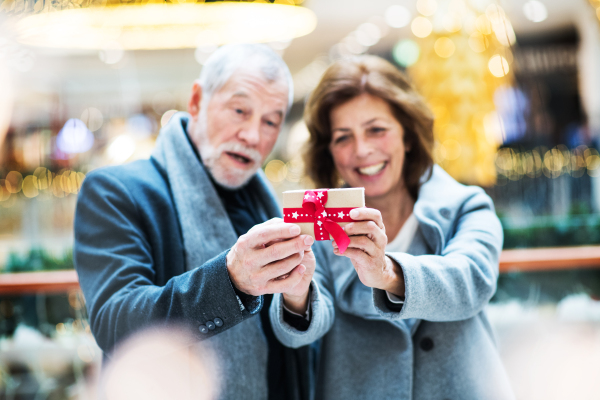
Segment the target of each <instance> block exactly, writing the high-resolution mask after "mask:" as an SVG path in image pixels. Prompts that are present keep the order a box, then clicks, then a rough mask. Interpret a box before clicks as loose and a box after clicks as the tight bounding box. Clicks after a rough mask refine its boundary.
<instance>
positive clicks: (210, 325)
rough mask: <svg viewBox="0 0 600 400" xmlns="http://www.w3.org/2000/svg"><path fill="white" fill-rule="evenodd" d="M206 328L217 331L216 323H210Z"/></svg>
mask: <svg viewBox="0 0 600 400" xmlns="http://www.w3.org/2000/svg"><path fill="white" fill-rule="evenodd" d="M206 327H207V328H208V329H210V330H211V331H212V330H213V329H215V323H214V322H212V321H208V322H207V323H206Z"/></svg>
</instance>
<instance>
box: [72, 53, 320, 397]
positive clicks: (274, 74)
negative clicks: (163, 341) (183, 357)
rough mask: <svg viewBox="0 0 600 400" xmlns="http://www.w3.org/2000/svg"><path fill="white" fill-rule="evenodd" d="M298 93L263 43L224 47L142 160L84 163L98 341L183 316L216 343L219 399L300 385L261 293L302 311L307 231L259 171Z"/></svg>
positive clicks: (85, 254) (109, 344)
mask: <svg viewBox="0 0 600 400" xmlns="http://www.w3.org/2000/svg"><path fill="white" fill-rule="evenodd" d="M292 98H293V94H292V81H291V76H290V73H289V70H288V69H287V66H286V65H285V63H284V62H283V61H282V60H281V58H280V57H279V56H277V55H276V54H275V53H274V52H273V51H272V50H270V49H269V48H268V47H266V46H264V45H230V46H224V47H221V48H220V49H219V50H217V51H216V52H215V53H214V54H213V55H212V56H211V58H210V59H209V60H208V62H207V63H206V64H205V66H204V68H203V69H202V73H201V75H200V79H199V80H198V81H196V82H195V83H194V85H193V88H192V94H191V97H190V100H189V104H188V111H189V114H186V113H179V114H176V115H175V116H174V117H173V118H172V119H171V121H170V122H169V124H168V125H167V126H166V127H164V128H163V130H162V131H161V133H160V135H159V137H158V140H157V144H156V148H155V150H154V153H153V154H152V157H151V158H150V159H149V160H140V161H136V162H133V163H130V164H127V165H123V166H116V167H109V168H103V169H99V170H96V171H94V172H92V173H90V174H89V175H88V177H87V178H86V180H85V182H84V184H83V186H82V189H81V193H80V197H79V200H78V204H77V211H76V217H75V247H74V258H75V265H76V268H77V272H78V274H79V280H80V283H81V287H82V290H83V292H84V295H85V298H86V300H87V308H88V312H89V317H90V324H91V327H92V331H93V333H94V336H95V338H96V341H97V342H98V344H99V345H100V347H101V348H102V349H103V350H104V351H105V352H110V351H111V350H112V349H113V347H114V346H115V345H116V344H117V343H118V342H119V341H120V340H121V339H123V338H124V337H126V336H128V335H130V334H131V333H133V332H134V331H136V330H138V329H140V328H143V327H145V326H150V325H152V324H156V323H174V324H185V325H188V326H190V327H192V328H193V329H194V331H195V332H196V338H197V339H198V340H199V341H200V340H202V339H207V340H206V341H204V342H203V345H204V344H206V345H207V346H208V347H210V348H211V349H212V350H213V352H214V354H216V356H217V359H218V361H219V362H218V368H219V370H218V371H219V373H220V375H221V385H220V386H221V388H220V390H221V394H220V397H221V398H236V399H237V398H247V399H263V398H267V396H268V397H270V398H284V397H285V398H297V396H298V390H299V389H298V387H294V386H293V385H290V384H289V381H286V379H285V376H284V375H285V371H288V372H289V371H296V368H297V366H298V365H297V364H295V362H296V361H297V360H298V359H297V358H295V359H294V360H292V361H291V362H292V364H293V365H284V364H283V363H285V362H290V361H289V360H288V359H289V357H288V358H286V357H285V355H286V354H288V355H289V352H291V351H292V350H289V349H284V348H283V347H281V345H279V344H278V343H277V342H276V341H275V339H274V335H273V332H272V328H271V326H270V324H269V322H268V321H269V318H268V310H267V309H268V304H266V303H269V302H270V301H271V298H272V295H268V296H263V295H267V294H271V293H284V295H285V297H286V305H287V306H288V307H289V308H290V311H293V312H294V311H295V312H296V313H298V314H300V315H304V313H305V311H306V309H307V304H308V299H307V298H306V295H305V294H304V293H305V292H306V288H307V287H308V286H309V285H310V284H311V279H312V276H313V272H314V270H315V258H314V255H313V253H312V251H311V245H312V244H313V239H312V238H311V237H310V236H306V235H300V229H299V228H298V227H297V226H296V225H293V224H286V223H284V222H283V221H282V220H281V219H278V218H274V217H278V216H279V215H280V211H279V207H278V205H277V202H276V200H275V198H274V196H273V194H272V192H271V191H270V189H269V187H268V184H267V182H266V179H265V178H264V175H263V174H262V171H260V166H261V165H262V163H263V162H264V160H265V158H266V157H267V155H268V154H269V153H270V152H271V150H272V148H273V145H274V144H275V141H276V139H277V136H278V134H279V131H280V129H281V126H282V125H283V122H284V118H285V115H286V112H287V110H288V109H289V107H290V105H291V101H292ZM257 171H258V172H257ZM273 218H274V219H273ZM265 221H266V222H265ZM314 291H316V290H314ZM314 291H313V292H314ZM263 304H264V306H263ZM263 308H264V310H263V311H262V312H261V309H263ZM255 315H256V316H255ZM253 316H255V317H253ZM259 316H260V317H259ZM289 316H291V318H292V319H293V318H297V319H298V318H300V319H303V318H302V316H300V317H297V316H296V317H293V316H292V314H290V315H289ZM305 321H308V316H307V319H306V320H305ZM311 324H312V322H311ZM286 352H288V353H286ZM294 357H297V355H294ZM286 360H287V361H286ZM267 377H268V379H267ZM299 383H300V384H301V385H302V384H304V383H303V382H299ZM296 384H298V382H296ZM303 395H306V391H305V388H304V389H303Z"/></svg>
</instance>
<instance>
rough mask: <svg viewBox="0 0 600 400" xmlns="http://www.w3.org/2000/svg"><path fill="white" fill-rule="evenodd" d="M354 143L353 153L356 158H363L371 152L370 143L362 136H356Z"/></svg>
mask: <svg viewBox="0 0 600 400" xmlns="http://www.w3.org/2000/svg"><path fill="white" fill-rule="evenodd" d="M354 143H355V149H354V154H355V155H356V157H357V158H365V157H367V156H368V155H369V154H371V153H372V152H373V146H372V145H371V143H370V142H369V141H368V140H366V139H365V138H362V137H357V138H356V141H355V142H354Z"/></svg>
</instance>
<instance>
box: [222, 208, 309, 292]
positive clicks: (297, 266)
mask: <svg viewBox="0 0 600 400" xmlns="http://www.w3.org/2000/svg"><path fill="white" fill-rule="evenodd" d="M313 242H314V239H313V238H312V237H310V236H308V235H300V228H299V227H298V225H295V224H289V223H285V222H283V220H282V219H281V218H273V219H271V220H269V221H267V222H264V223H262V224H259V225H256V226H254V227H252V229H250V230H249V231H248V233H246V234H245V235H242V236H240V237H239V239H238V241H237V242H236V243H235V244H234V245H233V247H232V248H231V250H230V251H229V253H228V254H227V270H228V272H229V277H230V278H231V281H232V283H233V284H234V285H235V287H236V288H238V290H241V291H242V292H244V293H248V294H250V295H252V296H260V295H263V294H267V293H284V292H288V291H291V292H293V293H295V292H294V288H295V287H296V286H297V285H298V284H299V283H300V282H302V281H303V277H304V275H305V273H306V271H307V269H308V268H309V267H311V264H310V262H309V263H308V264H309V266H308V267H307V266H306V265H304V263H303V262H302V261H303V259H304V256H305V252H306V251H307V250H308V251H309V253H310V254H311V255H312V251H310V246H311V245H312V244H313ZM312 259H313V264H312V271H314V257H312ZM310 279H312V272H310ZM310 279H309V282H310Z"/></svg>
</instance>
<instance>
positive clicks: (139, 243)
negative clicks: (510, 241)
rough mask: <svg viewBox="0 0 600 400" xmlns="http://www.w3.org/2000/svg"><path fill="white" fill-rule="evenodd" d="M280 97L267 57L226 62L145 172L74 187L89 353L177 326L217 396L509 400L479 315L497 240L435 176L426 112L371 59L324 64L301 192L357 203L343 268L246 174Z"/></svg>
mask: <svg viewBox="0 0 600 400" xmlns="http://www.w3.org/2000/svg"><path fill="white" fill-rule="evenodd" d="M292 100H293V88H292V79H291V75H290V72H289V70H288V68H287V66H286V65H285V63H284V62H283V61H282V60H281V58H280V57H279V56H278V55H276V54H275V53H274V52H272V51H271V50H270V49H269V48H268V47H266V46H264V45H228V46H224V47H221V48H220V49H219V50H217V51H216V52H215V53H214V54H213V55H212V56H211V58H210V59H209V60H208V61H207V63H206V64H205V65H204V67H203V68H202V71H201V74H200V78H199V79H198V80H197V81H195V82H194V84H193V86H192V91H191V96H190V98H189V103H188V113H178V114H176V115H175V116H174V117H173V118H171V120H170V122H169V123H168V125H166V126H165V127H164V128H163V129H162V130H161V133H160V135H159V136H158V140H157V143H156V148H155V150H154V152H153V154H152V156H151V157H150V159H148V160H140V161H135V162H132V163H129V164H126V165H122V166H116V167H108V168H102V169H98V170H96V171H94V172H92V173H90V174H89V175H88V177H87V178H86V180H85V181H84V183H83V186H82V189H81V193H80V197H79V200H78V204H77V211H76V217H75V248H74V257H75V265H76V268H77V272H78V274H79V280H80V284H81V288H82V290H83V292H84V295H85V298H86V300H87V307H88V313H89V318H90V324H91V328H92V332H93V334H94V336H95V338H96V341H97V342H98V344H99V346H100V347H101V348H102V349H103V351H104V352H105V354H107V355H109V356H110V354H111V352H112V351H113V350H114V348H115V347H116V346H117V345H118V344H119V343H120V342H121V341H122V340H123V339H125V338H127V337H128V336H130V335H131V334H132V333H134V332H136V331H138V330H140V329H143V328H145V327H150V326H156V325H157V324H158V325H161V324H175V325H180V324H184V325H186V326H188V327H191V328H192V329H193V331H194V332H195V338H194V343H192V344H190V346H196V345H197V343H196V342H198V343H201V344H202V346H204V348H210V349H211V351H212V352H213V354H215V355H216V361H218V362H216V363H215V365H214V368H215V370H216V371H217V373H218V375H219V378H220V379H219V380H220V384H219V389H220V392H219V398H221V399H267V398H269V399H311V398H318V399H372V398H379V399H422V400H428V399H440V400H441V399H473V400H480V399H512V398H513V395H512V393H511V390H510V387H509V385H508V381H507V378H506V375H505V372H504V371H503V368H502V365H501V362H500V359H499V356H498V352H497V350H496V347H495V343H494V337H493V332H492V329H491V327H490V324H489V323H488V320H487V318H486V315H485V313H484V311H483V308H484V306H485V305H486V304H487V303H488V301H489V299H490V298H491V297H492V295H493V293H494V290H495V288H496V279H497V274H498V256H499V253H500V250H501V247H502V230H501V226H500V223H499V221H498V219H497V218H496V216H495V214H494V208H493V204H492V202H491V200H490V198H489V197H488V196H487V195H485V193H484V192H483V191H482V190H481V189H480V188H477V187H467V186H463V185H461V184H459V183H457V182H456V181H454V180H453V179H452V178H451V177H450V176H448V175H447V174H446V173H445V172H444V171H443V170H442V169H441V168H439V167H438V166H436V165H434V164H433V160H432V148H433V115H432V113H431V112H430V110H429V109H428V107H427V105H426V104H425V103H424V101H423V99H422V98H421V97H420V96H419V95H418V93H416V92H415V90H414V88H413V87H412V86H411V84H410V83H409V82H408V80H407V79H406V77H405V76H404V75H403V74H402V73H401V72H399V71H398V70H397V69H396V68H395V67H394V66H393V65H391V64H390V63H388V62H387V61H385V60H383V59H380V58H377V57H374V56H362V57H358V58H354V59H348V60H342V61H338V62H336V63H334V64H333V65H331V66H330V67H329V69H328V70H327V71H326V72H325V74H324V76H323V77H322V79H321V81H320V83H319V84H318V86H317V88H316V89H315V90H314V92H313V93H312V94H311V96H310V98H309V99H308V102H307V104H306V109H305V120H306V124H307V126H308V129H309V131H310V141H309V143H308V146H307V148H306V157H305V159H306V165H307V172H308V174H309V176H310V177H311V178H312V179H313V181H314V182H315V184H316V185H317V187H323V188H333V187H340V186H345V187H364V188H365V200H366V207H365V208H359V209H355V210H353V211H352V212H351V217H352V219H353V220H354V222H351V223H349V224H348V225H346V226H345V227H344V229H345V231H346V233H347V234H348V235H349V237H350V245H349V247H348V249H347V250H346V251H345V252H344V253H343V254H340V251H339V250H338V248H337V247H336V246H335V244H333V245H332V244H330V242H316V243H315V242H314V240H313V239H312V238H311V237H310V236H306V235H301V234H300V229H299V228H298V227H297V226H296V225H294V224H289V223H284V222H283V220H282V219H280V217H281V207H280V205H279V204H278V203H277V200H276V198H275V196H274V194H273V192H272V190H271V188H270V186H269V184H268V182H267V180H266V179H265V177H264V175H263V173H262V171H261V169H260V167H261V165H262V163H263V162H264V161H265V159H266V158H267V156H268V155H269V153H270V152H271V150H272V148H273V146H274V144H275V142H276V140H277V137H278V134H279V132H280V130H281V127H282V125H283V123H284V119H285V116H286V113H287V111H288V110H289V108H290V107H291V105H292ZM307 189H308V188H307Z"/></svg>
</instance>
